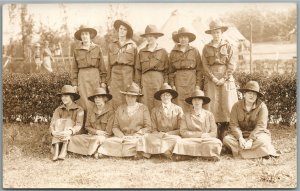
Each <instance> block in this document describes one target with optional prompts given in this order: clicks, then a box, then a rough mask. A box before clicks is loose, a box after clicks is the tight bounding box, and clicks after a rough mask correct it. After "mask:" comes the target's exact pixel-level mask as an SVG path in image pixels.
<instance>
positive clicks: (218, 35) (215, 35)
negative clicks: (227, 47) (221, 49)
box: [211, 29, 222, 41]
mask: <svg viewBox="0 0 300 191" xmlns="http://www.w3.org/2000/svg"><path fill="white" fill-rule="evenodd" d="M211 35H212V37H213V40H214V41H219V40H220V39H221V37H222V30H221V29H216V30H213V31H211Z"/></svg>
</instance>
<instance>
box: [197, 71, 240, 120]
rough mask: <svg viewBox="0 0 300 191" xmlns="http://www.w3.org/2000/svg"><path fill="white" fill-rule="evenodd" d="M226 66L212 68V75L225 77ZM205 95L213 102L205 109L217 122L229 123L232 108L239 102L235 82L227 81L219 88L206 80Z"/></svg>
mask: <svg viewBox="0 0 300 191" xmlns="http://www.w3.org/2000/svg"><path fill="white" fill-rule="evenodd" d="M225 70H226V66H215V67H213V66H212V67H211V71H212V73H213V74H214V75H215V77H216V78H218V79H221V78H222V77H223V76H224V73H225ZM204 94H205V96H207V97H209V98H210V99H211V101H210V102H209V103H208V104H206V105H204V106H203V107H204V109H207V110H208V111H210V112H212V113H213V114H214V117H215V120H216V122H229V121H230V112H231V108H232V106H233V105H234V104H235V103H236V102H237V101H238V94H237V90H236V86H235V83H234V81H232V82H229V81H226V82H225V83H224V85H222V86H217V85H216V84H215V83H214V82H213V81H211V80H210V79H209V78H207V77H206V78H205V80H204Z"/></svg>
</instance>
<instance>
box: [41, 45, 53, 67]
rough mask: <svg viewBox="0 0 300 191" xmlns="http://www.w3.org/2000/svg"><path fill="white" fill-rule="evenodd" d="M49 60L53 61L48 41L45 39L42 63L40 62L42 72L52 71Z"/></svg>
mask: <svg viewBox="0 0 300 191" xmlns="http://www.w3.org/2000/svg"><path fill="white" fill-rule="evenodd" d="M51 61H52V62H54V58H53V57H52V52H51V50H50V48H49V42H48V41H45V47H44V50H43V64H42V71H43V72H53V70H52V65H51Z"/></svg>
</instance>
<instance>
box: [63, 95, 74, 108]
mask: <svg viewBox="0 0 300 191" xmlns="http://www.w3.org/2000/svg"><path fill="white" fill-rule="evenodd" d="M61 101H62V102H63V104H65V105H70V104H71V103H72V102H73V101H72V98H71V96H70V95H68V94H63V95H62V96H61Z"/></svg>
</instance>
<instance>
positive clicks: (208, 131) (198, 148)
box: [173, 89, 222, 161]
mask: <svg viewBox="0 0 300 191" xmlns="http://www.w3.org/2000/svg"><path fill="white" fill-rule="evenodd" d="M185 101H186V102H187V103H188V104H192V105H193V109H192V110H191V111H190V112H188V113H185V114H184V116H183V118H182V120H181V123H180V134H181V136H182V139H180V140H178V141H177V143H176V145H175V148H174V150H173V153H174V154H176V155H177V156H176V157H175V158H176V159H177V160H178V159H180V158H183V157H181V156H178V155H188V156H197V157H199V156H200V157H202V158H205V159H208V160H214V161H218V160H220V153H221V149H222V142H221V141H220V140H219V139H217V138H216V137H217V125H216V122H215V119H214V116H213V114H212V113H211V112H210V111H207V110H205V109H203V105H205V104H207V103H209V102H210V98H209V97H206V96H204V93H203V91H201V90H199V89H196V90H195V91H194V93H193V94H192V96H191V97H189V98H186V99H185Z"/></svg>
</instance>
